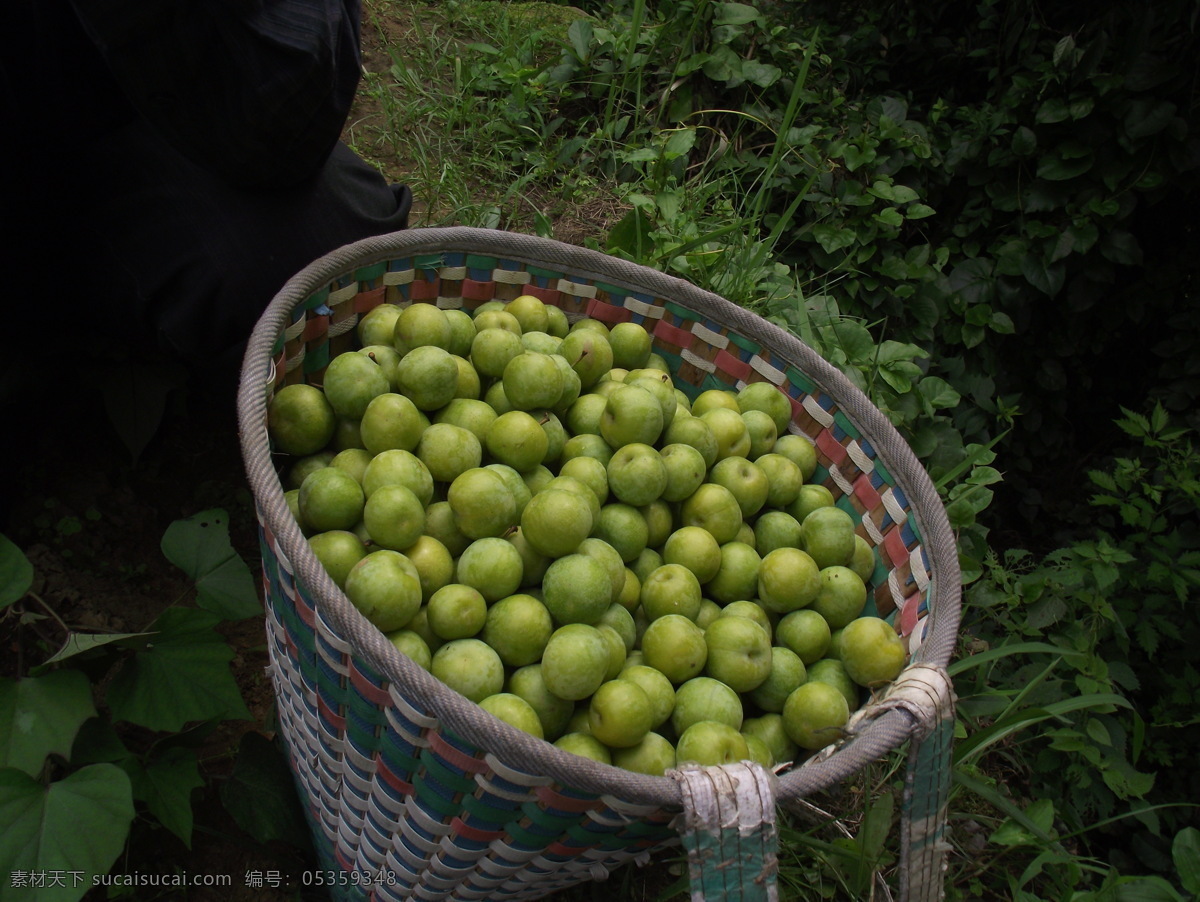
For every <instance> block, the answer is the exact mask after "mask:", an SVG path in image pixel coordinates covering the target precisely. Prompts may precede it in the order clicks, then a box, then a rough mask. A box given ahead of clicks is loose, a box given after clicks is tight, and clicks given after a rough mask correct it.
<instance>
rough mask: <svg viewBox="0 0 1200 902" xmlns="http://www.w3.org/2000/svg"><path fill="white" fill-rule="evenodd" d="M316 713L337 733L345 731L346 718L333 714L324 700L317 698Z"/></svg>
mask: <svg viewBox="0 0 1200 902" xmlns="http://www.w3.org/2000/svg"><path fill="white" fill-rule="evenodd" d="M317 713H318V714H320V715H321V716H322V717H324V718H325V719H326V720H328V721H329V723H330V725H331V726H332V727H333V728H334V729H335V730H337V731H338V732H339V733H340V732H342V731H343V730H345V729H346V718H345V717H343V716H342V715H340V714H337V713H335V712H334V710H333V708H331V707H329V705H328V703H326V701H325V699H323V698H321V696H320V695H318V696H317Z"/></svg>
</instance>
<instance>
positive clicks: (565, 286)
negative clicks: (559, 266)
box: [555, 279, 596, 298]
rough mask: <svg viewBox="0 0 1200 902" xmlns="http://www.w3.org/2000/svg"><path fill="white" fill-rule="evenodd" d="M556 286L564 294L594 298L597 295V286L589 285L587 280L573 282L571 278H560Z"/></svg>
mask: <svg viewBox="0 0 1200 902" xmlns="http://www.w3.org/2000/svg"><path fill="white" fill-rule="evenodd" d="M555 287H556V288H557V289H558V290H559V291H561V292H562V293H563V294H566V295H570V296H571V297H575V298H594V297H595V296H596V286H595V285H588V284H587V283H585V282H572V281H571V280H570V279H559V280H558V284H557V285H555Z"/></svg>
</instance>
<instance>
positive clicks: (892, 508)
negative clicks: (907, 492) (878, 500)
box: [883, 489, 908, 524]
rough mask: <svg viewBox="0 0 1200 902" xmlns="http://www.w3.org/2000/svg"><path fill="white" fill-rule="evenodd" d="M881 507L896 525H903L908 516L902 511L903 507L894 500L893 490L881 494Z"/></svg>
mask: <svg viewBox="0 0 1200 902" xmlns="http://www.w3.org/2000/svg"><path fill="white" fill-rule="evenodd" d="M883 507H884V510H886V511H887V512H888V516H890V517H891V518H892V520H893V522H895V523H897V524H901V523H904V521H905V520H907V519H908V514H907V513H905V511H904V506H903V505H902V504H900V502H899V501H898V500H897V499H896V493H895V490H894V489H888V490H887V491H886V492H884V493H883Z"/></svg>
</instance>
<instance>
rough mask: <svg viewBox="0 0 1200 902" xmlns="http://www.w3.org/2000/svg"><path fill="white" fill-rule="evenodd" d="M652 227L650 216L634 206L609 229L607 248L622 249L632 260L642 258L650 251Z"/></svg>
mask: <svg viewBox="0 0 1200 902" xmlns="http://www.w3.org/2000/svg"><path fill="white" fill-rule="evenodd" d="M653 228H654V223H653V222H651V220H650V217H649V216H647V215H646V214H645V213H643V212H642V211H641V210H639V209H637V208H634V209H632V210H630V211H629V212H628V213H626V214H625V216H624V218H623V219H622V220H621V221H620V222H618V223H617V224H616V225H615V226H613V227H612V228H611V229H610V230H609V233H608V248H609V250H620V251H624V252H625V253H626V254H628V255H629V257H630V258H631V259H633V260H643V259H645V258H646V256H647V255H648V254H649V253H650V248H651V240H650V232H651V231H652V230H653Z"/></svg>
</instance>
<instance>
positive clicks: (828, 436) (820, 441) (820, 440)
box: [817, 429, 846, 464]
mask: <svg viewBox="0 0 1200 902" xmlns="http://www.w3.org/2000/svg"><path fill="white" fill-rule="evenodd" d="M817 450H818V451H820V452H821V453H822V454H824V455H825V456H826V457H827V458H829V460H830V461H832V462H833V463H835V464H840V463H841V462H842V461H844V460H845V459H846V449H845V448H843V447H842V443H841V442H839V441H838V440H837V439H835V438H834V437H833V434H832V433H831V432H830V431H829V430H828V429H822V430H821V433H820V434H819V435H818V436H817Z"/></svg>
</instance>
